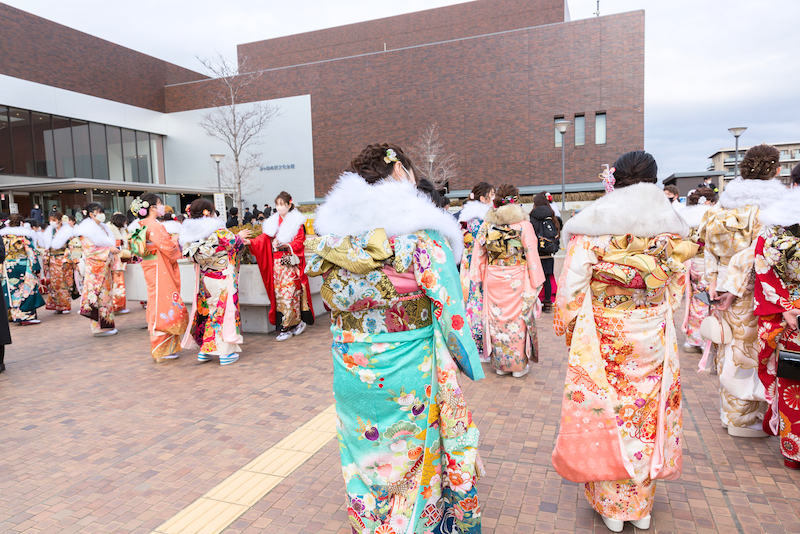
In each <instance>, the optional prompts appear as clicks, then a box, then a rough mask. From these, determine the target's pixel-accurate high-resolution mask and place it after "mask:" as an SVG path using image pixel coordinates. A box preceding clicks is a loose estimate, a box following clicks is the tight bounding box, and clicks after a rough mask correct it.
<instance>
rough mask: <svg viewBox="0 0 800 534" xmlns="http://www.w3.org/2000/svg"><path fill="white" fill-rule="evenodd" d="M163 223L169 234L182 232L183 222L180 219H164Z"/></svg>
mask: <svg viewBox="0 0 800 534" xmlns="http://www.w3.org/2000/svg"><path fill="white" fill-rule="evenodd" d="M161 224H163V225H164V230H166V231H167V233H168V234H180V233H181V223H179V222H178V221H164V222H162V223H161Z"/></svg>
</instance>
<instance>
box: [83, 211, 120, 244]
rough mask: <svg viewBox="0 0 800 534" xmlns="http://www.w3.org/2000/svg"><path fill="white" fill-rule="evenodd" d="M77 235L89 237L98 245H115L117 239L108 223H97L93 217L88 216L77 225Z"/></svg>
mask: <svg viewBox="0 0 800 534" xmlns="http://www.w3.org/2000/svg"><path fill="white" fill-rule="evenodd" d="M75 235H76V236H79V237H85V238H87V239H89V240H90V241H91V242H92V243H94V246H96V247H109V248H110V247H115V246H116V245H117V240H116V239H114V234H112V233H111V230H110V229H109V228H108V226H106V223H100V224H97V223H96V222H94V220H93V219H92V218H91V217H86V218H85V219H84V220H82V221H81V223H80V224H79V225H78V226H76V227H75Z"/></svg>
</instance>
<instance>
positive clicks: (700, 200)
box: [697, 197, 708, 204]
mask: <svg viewBox="0 0 800 534" xmlns="http://www.w3.org/2000/svg"><path fill="white" fill-rule="evenodd" d="M706 202H708V199H707V198H706V197H700V198H698V199H697V203H698V204H705V203H706Z"/></svg>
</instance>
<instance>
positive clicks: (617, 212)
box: [562, 183, 689, 243]
mask: <svg viewBox="0 0 800 534" xmlns="http://www.w3.org/2000/svg"><path fill="white" fill-rule="evenodd" d="M665 233H670V234H678V235H679V236H681V237H687V236H688V235H689V226H688V225H687V224H686V223H685V222H684V220H683V219H681V216H680V215H678V212H676V211H675V209H674V208H673V207H672V204H671V203H670V201H669V200H667V196H666V195H665V194H664V191H663V190H662V189H661V188H660V187H657V186H656V185H654V184H648V183H638V184H634V185H630V186H628V187H622V188H620V189H617V190H615V191H614V192H613V193H609V194H607V195H605V196H603V197H600V198H599V199H597V200H595V201H594V202H593V203H592V204H590V205H589V207H587V208H585V209H583V210H581V211H580V212H578V214H577V215H575V216H574V217H572V218H571V219H570V220H568V221H567V223H566V224H565V225H564V229H563V232H562V235H563V237H564V243H569V240H570V238H572V236H573V235H588V236H599V235H625V234H630V235H633V236H636V237H643V238H647V237H655V236H657V235H659V234H665Z"/></svg>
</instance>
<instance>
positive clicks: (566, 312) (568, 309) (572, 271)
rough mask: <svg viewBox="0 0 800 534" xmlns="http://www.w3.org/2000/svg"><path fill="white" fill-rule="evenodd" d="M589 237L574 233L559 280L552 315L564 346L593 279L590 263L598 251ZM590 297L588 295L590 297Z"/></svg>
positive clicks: (569, 341) (554, 325) (556, 330)
mask: <svg viewBox="0 0 800 534" xmlns="http://www.w3.org/2000/svg"><path fill="white" fill-rule="evenodd" d="M592 239H593V238H591V237H587V236H582V235H577V236H574V237H573V238H572V239H571V240H570V242H569V244H568V245H567V257H566V259H565V260H564V268H563V269H562V270H561V276H560V277H559V280H558V294H557V295H556V307H555V314H554V317H553V329H554V330H555V332H556V335H558V336H563V335H564V334H569V335H567V346H569V345H570V343H571V341H572V340H571V337H572V336H571V332H572V327H573V325H574V321H575V319H576V317H577V316H578V312H579V311H580V309H581V306H583V300H584V299H585V298H586V295H587V294H588V293H589V284H590V283H591V281H592V265H594V264H596V263H597V261H598V259H597V254H596V253H595V251H594V249H593V246H592ZM589 298H591V297H589Z"/></svg>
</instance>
